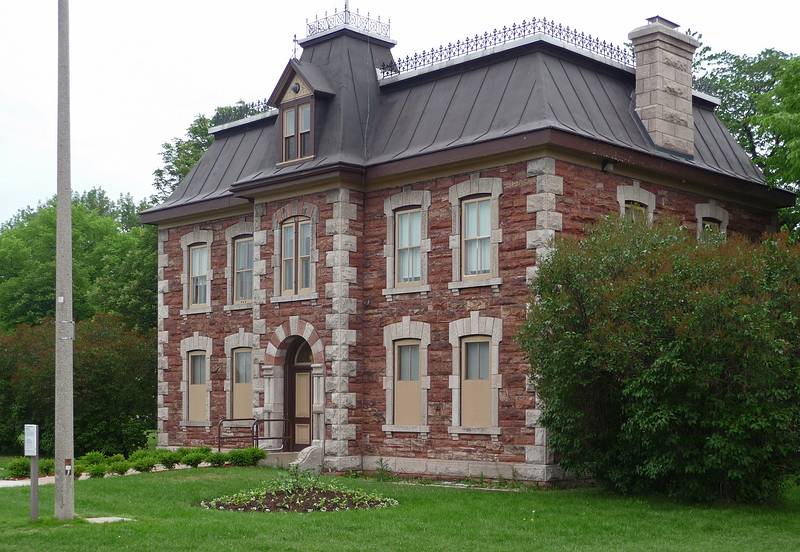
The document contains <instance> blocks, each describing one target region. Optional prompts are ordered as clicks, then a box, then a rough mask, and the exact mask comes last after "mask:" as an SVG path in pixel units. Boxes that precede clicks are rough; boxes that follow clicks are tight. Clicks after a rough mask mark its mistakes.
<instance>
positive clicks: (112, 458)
mask: <svg viewBox="0 0 800 552" xmlns="http://www.w3.org/2000/svg"><path fill="white" fill-rule="evenodd" d="M106 462H107V463H108V465H109V466H110V465H111V464H115V463H117V462H125V457H124V456H123V455H121V454H114V455H113V456H109V457H108V458H107V459H106Z"/></svg>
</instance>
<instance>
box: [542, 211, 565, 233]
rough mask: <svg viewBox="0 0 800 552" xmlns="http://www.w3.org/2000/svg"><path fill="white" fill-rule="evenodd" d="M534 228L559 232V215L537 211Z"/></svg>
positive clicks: (552, 212)
mask: <svg viewBox="0 0 800 552" xmlns="http://www.w3.org/2000/svg"><path fill="white" fill-rule="evenodd" d="M536 228H537V229H539V230H556V231H558V232H560V231H561V229H562V222H561V213H559V212H557V211H539V212H538V213H536Z"/></svg>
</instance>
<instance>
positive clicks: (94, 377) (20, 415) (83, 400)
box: [0, 314, 156, 455]
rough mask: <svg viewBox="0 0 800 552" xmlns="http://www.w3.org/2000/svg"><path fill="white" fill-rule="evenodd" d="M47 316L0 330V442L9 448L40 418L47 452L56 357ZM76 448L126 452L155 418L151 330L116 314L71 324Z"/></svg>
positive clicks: (51, 429)
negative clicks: (7, 331) (137, 327)
mask: <svg viewBox="0 0 800 552" xmlns="http://www.w3.org/2000/svg"><path fill="white" fill-rule="evenodd" d="M54 335H55V330H54V327H53V321H52V320H46V321H44V322H43V323H41V324H37V325H27V324H22V325H19V326H17V327H16V328H15V330H14V332H13V333H10V334H3V333H0V388H2V390H3V392H2V393H0V412H2V413H3V415H2V416H0V450H8V451H11V450H14V449H15V448H16V442H17V437H18V436H19V434H20V433H21V432H22V429H23V425H24V424H26V423H36V424H39V426H40V440H41V449H42V454H52V452H53V444H54V441H53V435H54V417H53V413H54V411H55V402H54V400H55V399H54V389H55V372H54V370H53V366H54V365H55V353H54V339H55V337H54ZM75 336H76V338H75V356H74V392H75V399H76V400H75V451H76V455H80V454H83V453H84V452H87V451H90V450H100V451H103V452H105V453H107V454H113V453H117V452H120V453H128V452H130V451H132V450H135V449H136V448H139V447H141V446H143V445H144V444H145V443H146V435H145V432H146V431H147V430H148V429H151V428H152V427H154V425H155V411H156V407H155V405H156V400H155V391H156V345H155V334H154V332H153V331H148V332H144V333H140V332H136V331H133V330H131V329H130V328H129V326H128V324H127V321H126V320H125V319H124V317H122V316H120V315H110V314H98V315H96V316H95V317H94V318H91V319H88V320H83V321H80V322H78V323H77V324H76V331H75Z"/></svg>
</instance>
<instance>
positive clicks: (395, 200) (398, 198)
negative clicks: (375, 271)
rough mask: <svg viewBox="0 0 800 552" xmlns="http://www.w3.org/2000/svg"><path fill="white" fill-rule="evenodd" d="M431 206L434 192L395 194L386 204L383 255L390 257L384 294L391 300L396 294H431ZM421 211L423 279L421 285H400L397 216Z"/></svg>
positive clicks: (407, 191) (420, 252)
mask: <svg viewBox="0 0 800 552" xmlns="http://www.w3.org/2000/svg"><path fill="white" fill-rule="evenodd" d="M430 206H431V192H430V191H429V190H412V189H410V188H406V189H404V190H403V191H402V192H400V193H398V194H394V195H391V196H389V197H387V198H386V199H385V200H384V201H383V214H384V215H385V216H386V243H385V245H384V246H383V256H384V257H385V258H386V288H384V289H383V295H385V296H386V299H387V300H388V301H391V300H392V297H393V296H394V295H400V294H404V293H421V294H427V293H428V292H430V290H431V286H430V284H428V253H429V252H430V250H431V240H430V238H429V237H428V211H429V209H430ZM415 208H416V209H418V210H419V211H420V213H421V214H420V225H421V228H420V250H419V255H420V259H419V263H420V279H419V281H418V282H398V281H397V272H396V270H397V262H396V256H397V251H396V243H397V230H396V226H397V219H396V216H397V213H399V212H405V210H406V209H408V210H414V209H415Z"/></svg>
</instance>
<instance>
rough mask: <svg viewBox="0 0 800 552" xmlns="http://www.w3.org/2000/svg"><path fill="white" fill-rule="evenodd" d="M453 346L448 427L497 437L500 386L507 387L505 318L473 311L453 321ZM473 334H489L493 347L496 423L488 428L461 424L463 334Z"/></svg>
mask: <svg viewBox="0 0 800 552" xmlns="http://www.w3.org/2000/svg"><path fill="white" fill-rule="evenodd" d="M449 330H450V334H449V340H450V347H451V348H452V361H451V362H452V366H453V372H452V375H451V376H450V378H449V380H450V381H449V386H450V389H451V391H452V412H453V416H452V420H451V425H450V427H449V428H448V433H450V434H451V435H452V436H453V437H454V438H458V435H459V434H467V433H471V434H484V435H491V436H492V439H493V440H497V438H498V436H499V435H500V433H501V429H500V389H501V388H502V387H503V377H502V375H501V374H500V342H501V341H503V320H502V319H501V318H490V317H487V316H481V315H480V312H478V311H470V313H469V316H468V317H467V318H461V319H459V320H453V321H452V322H450V327H449ZM472 335H483V336H487V337H489V344H490V347H491V360H490V363H491V366H490V372H489V378H490V380H491V416H492V425H491V426H490V427H488V428H465V427H462V426H461V338H463V337H468V336H472Z"/></svg>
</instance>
